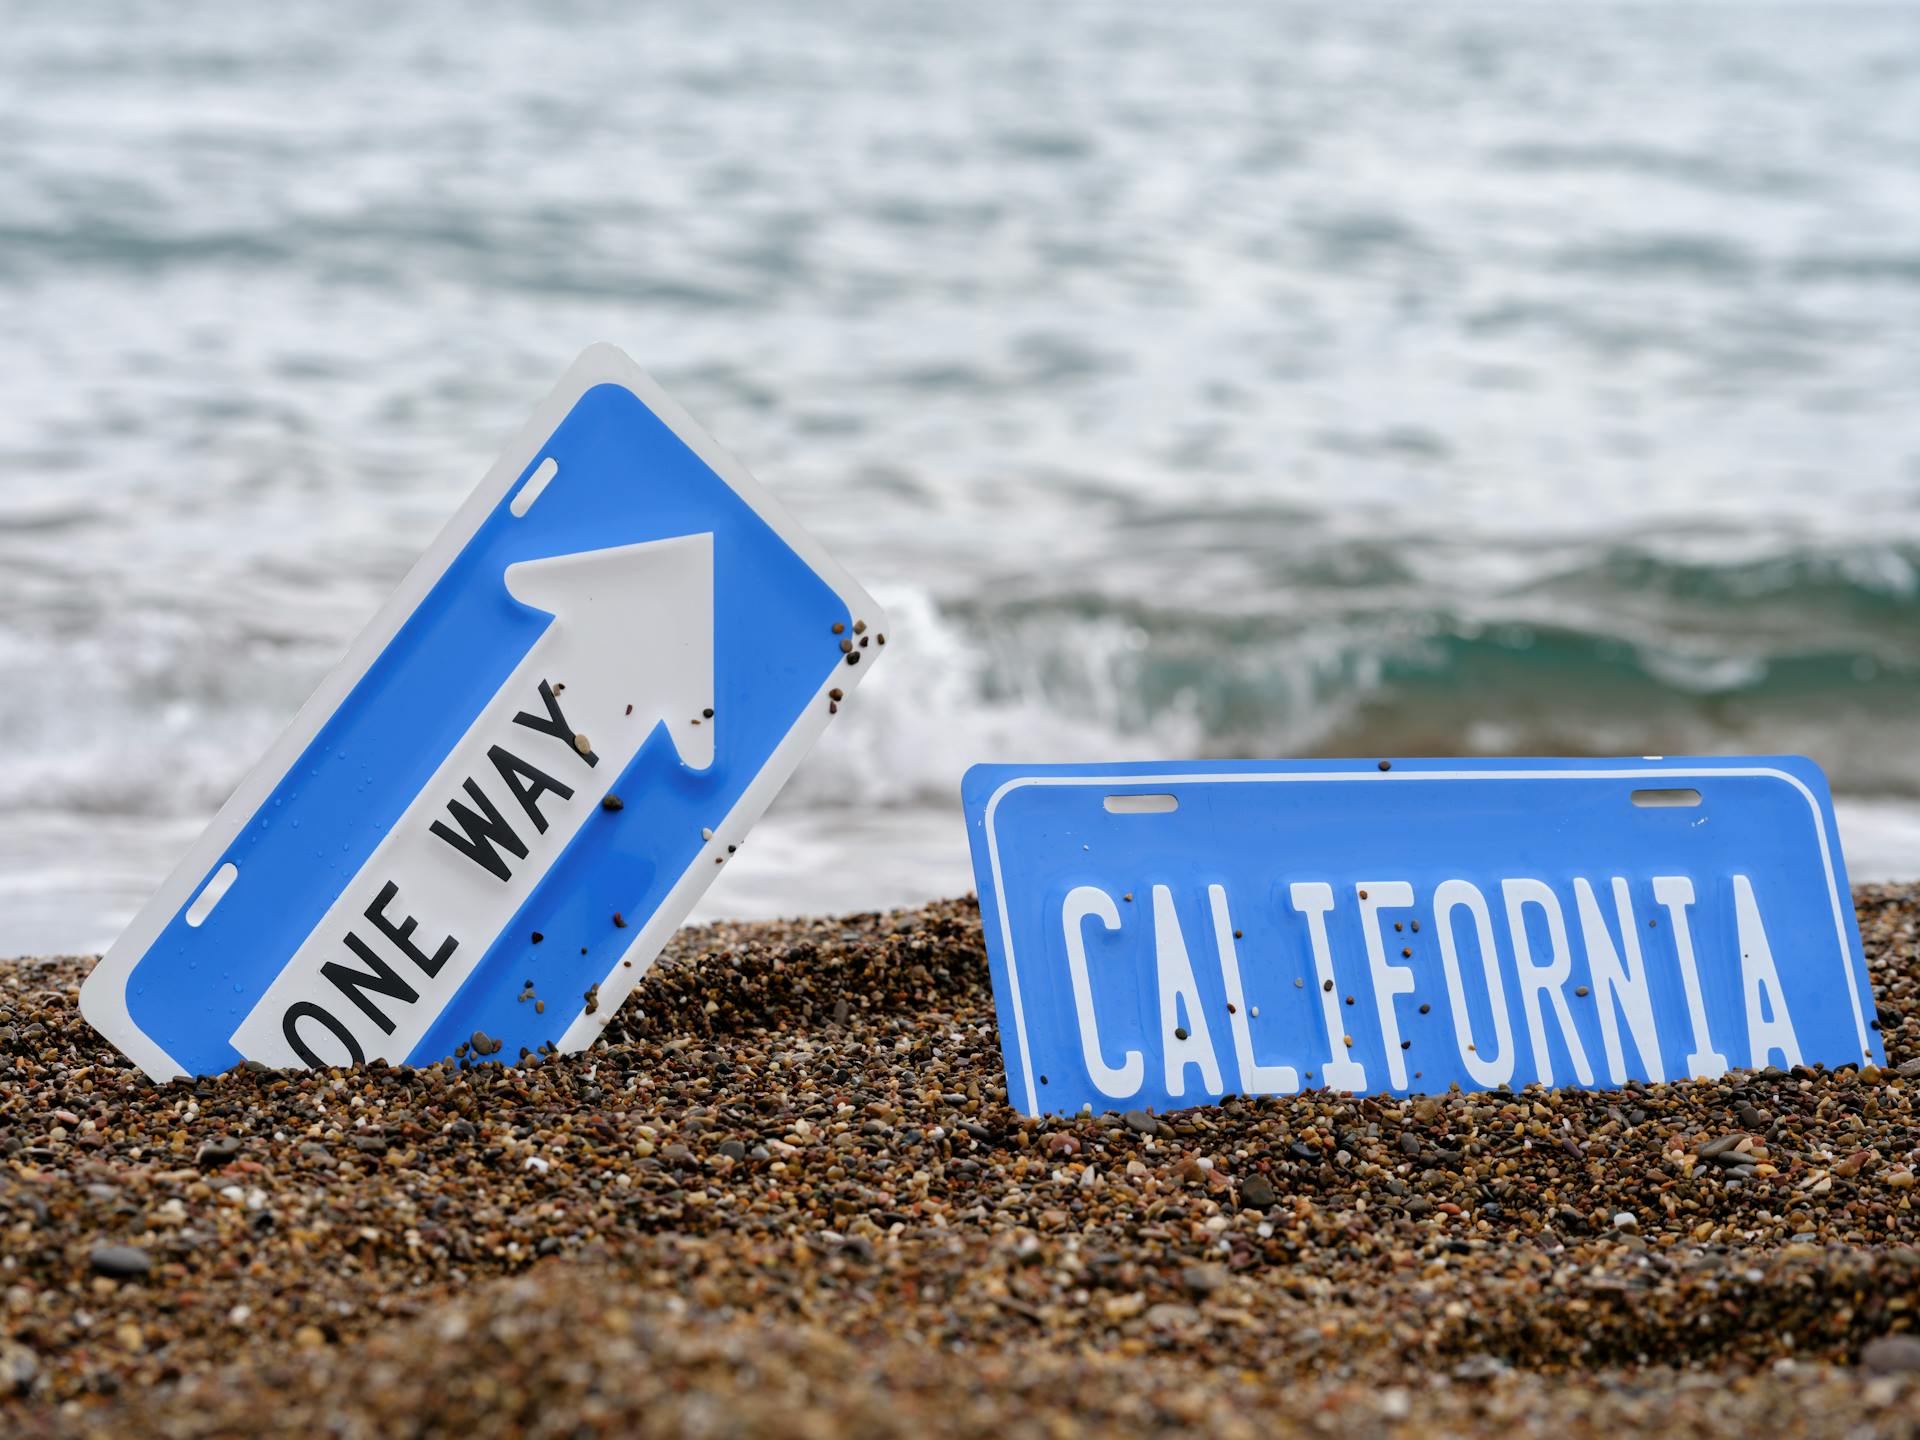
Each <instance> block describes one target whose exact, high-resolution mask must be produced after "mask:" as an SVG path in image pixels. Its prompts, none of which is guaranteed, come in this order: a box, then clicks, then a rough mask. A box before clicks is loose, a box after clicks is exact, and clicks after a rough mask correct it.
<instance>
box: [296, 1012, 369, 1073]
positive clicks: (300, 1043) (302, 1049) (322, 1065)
mask: <svg viewBox="0 0 1920 1440" xmlns="http://www.w3.org/2000/svg"><path fill="white" fill-rule="evenodd" d="M309 1017H311V1018H313V1019H315V1020H318V1021H319V1022H320V1023H321V1024H322V1025H324V1026H326V1027H327V1029H329V1030H331V1031H332V1032H333V1038H334V1039H336V1040H338V1041H339V1042H340V1044H341V1047H342V1048H343V1049H345V1050H346V1052H347V1056H348V1060H347V1063H348V1064H349V1065H364V1064H366V1061H367V1056H366V1052H365V1051H363V1050H362V1049H361V1048H360V1042H359V1041H358V1040H356V1039H354V1038H353V1032H352V1031H351V1030H349V1029H347V1027H346V1026H344V1025H342V1024H341V1023H340V1022H339V1021H338V1020H336V1019H334V1018H333V1016H331V1015H329V1014H328V1013H327V1012H326V1011H325V1010H322V1009H321V1008H320V1007H319V1006H318V1005H316V1004H314V1003H313V1002H312V1001H311V1000H302V1001H299V1002H298V1003H297V1004H293V1005H289V1006H288V1007H287V1013H286V1015H285V1016H284V1017H282V1019H281V1021H280V1033H281V1034H282V1035H284V1036H286V1037H287V1044H289V1045H291V1046H292V1047H293V1053H294V1054H296V1055H298V1056H299V1057H300V1058H301V1059H302V1060H304V1061H306V1062H307V1068H308V1069H310V1070H325V1069H327V1068H328V1062H327V1061H325V1060H322V1059H321V1058H320V1057H319V1056H318V1055H317V1054H315V1053H314V1049H313V1047H312V1046H311V1045H309V1044H307V1042H306V1041H304V1040H302V1039H301V1038H300V1022H301V1021H302V1020H305V1019H307V1018H309Z"/></svg>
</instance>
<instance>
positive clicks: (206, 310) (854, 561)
mask: <svg viewBox="0 0 1920 1440" xmlns="http://www.w3.org/2000/svg"><path fill="white" fill-rule="evenodd" d="M0 26H4V32H3V33H4V34H5V37H6V38H5V40H4V42H0V384H4V387H5V388H4V403H0V953H8V954H10V953H17V952H22V951H46V950H73V949H88V948H92V947H97V946H99V945H101V944H103V943H105V942H106V941H107V940H109V939H111V937H112V936H113V935H114V933H115V932H116V931H117V929H118V927H119V926H120V925H121V924H122V923H123V922H124V921H125V920H126V918H127V917H128V916H129V915H130V914H131V913H132V912H133V910H134V909H135V908H136V907H137V906H138V904H139V903H140V902H141V901H142V900H143V899H144V898H145V895H146V894H147V892H148V890H149V889H150V887H151V886H152V885H153V884H155V883H156V882H157V880H158V879H159V878H160V877H161V876H162V875H163V874H164V873H165V871H166V870H167V869H168V868H169V867H170V865H171V863H172V861H173V859H174V857H175V856H176V855H177V854H178V852H179V851H180V850H181V848H182V847H184V845H185V844H186V843H187V842H188V840H189V839H190V838H191V837H192V836H193V835H194V834H195V833H197V831H198V829H199V828H200V827H201V826H202V825H203V824H204V823H205V821H206V820H207V818H208V817H209V816H210V815H211V814H212V813H213V811H214V810H215V809H217V808H218V806H219V804H220V803H221V801H222V800H223V799H224V797H225V796H226V794H227V792H228V790H229V789H230V788H231V787H232V785H233V784H234V782H235V781H236V779H237V778H238V777H239V776H240V774H241V773H242V772H243V771H244V770H245V769H246V768H247V766H248V765H249V764H251V762H252V761H253V760H254V759H255V758H256V757H257V756H258V755H259V754H260V752H261V751H262V750H264V749H265V747H266V746H267V745H268V744H269V743H270V741H271V740H272V738H273V737H274V735H275V734H276V733H278V731H279V729H280V728H281V727H282V726H283V725H284V724H285V723H286V722H287V720H288V719H289V718H291V716H292V715H293V713H294V711H295V710H296V708H297V707H298V705H299V704H300V702H301V700H302V699H303V698H304V697H305V695H306V694H307V692H308V690H309V689H310V688H311V687H312V685H313V684H314V682H315V681H316V680H317V678H318V677H319V676H320V675H321V674H322V673H323V671H324V670H325V669H326V668H327V667H328V666H329V665H330V664H331V663H332V662H333V661H334V660H335V659H336V658H337V657H338V655H339V654H340V652H341V651H342V649H343V648H344V646H345V644H346V642H347V641H348V639H349V638H350V637H351V636H352V635H353V634H354V632H355V631H356V630H357V629H358V628H359V627H360V625H361V624H362V623H363V622H364V621H365V619H366V618H367V617H368V616H369V615H370V614H371V613H372V611H373V610H374V609H375V607H376V606H377V605H378V603H379V602H380V600H381V599H382V597H383V596H384V595H385V593H386V592H387V590H388V589H389V588H390V587H391V586H392V585H393V583H394V582H395V581H396V580H397V579H398V577H399V576H400V575H401V574H402V573H403V571H404V570H405V569H406V567H407V566H408V564H409V563H410V562H411V560H412V558H413V557H414V555H415V554H416V553H417V552H418V551H419V550H420V549H421V547H422V546H424V545H425V543H426V542H427V541H428V540H429V539H430V538H431V536H432V535H433V534H434V533H435V531H436V530H437V528H438V527H439V525H440V524H441V522H442V521H443V520H444V518H445V517H446V516H447V515H448V513H450V511H451V510H452V509H453V507H454V505H455V504H456V503H457V501H458V500H459V499H460V498H461V497H462V496H463V495H464V494H465V493H466V492H467V490H468V489H469V488H470V487H471V486H472V484H473V483H474V481H475V480H476V479H477V478H478V477H479V475H480V473H481V472H482V470H483V469H484V468H485V467H486V465H487V463H488V462H489V460H490V459H491V458H492V456H493V454H494V452H495V451H496V449H497V448H498V446H499V445H500V443H501V442H502V441H503V439H504V438H505V437H506V436H507V435H508V434H509V433H511V432H512V431H513V430H514V429H515V428H516V427H517V426H518V425H519V423H520V422H521V420H522V419H523V418H524V416H525V414H526V412H527V411H528V409H529V408H530V407H531V405H532V404H533V402H534V401H535V400H536V399H537V398H538V397H539V396H540V395H541V394H542V393H544V391H545V390H546V388H547V387H548V386H549V385H550V384H551V383H552V381H553V380H554V379H555V378H556V377H557V375H558V374H559V372H560V371H561V370H562V369H563V368H564V366H565V365H566V363H567V362H568V360H569V359H571V357H572V356H573V355H574V354H575V353H576V352H577V351H578V350H579V349H580V348H581V347H582V346H583V345H585V344H587V343H588V342H590V341H593V340H598V339H609V340H613V341H615V342H617V343H619V344H621V345H622V346H624V347H625V348H627V349H628V350H629V351H630V352H631V353H633V354H634V355H635V356H636V357H638V358H639V359H640V360H641V362H642V363H643V364H645V365H647V366H648V367H649V368H651V369H652V370H653V371H654V372H655V374H656V375H657V376H658V377H659V378H660V379H661V380H662V382H663V383H664V384H665V385H666V386H667V387H668V389H670V390H671V391H672V392H673V393H674V394H675V395H676V397H677V398H679V399H680V400H681V401H682V402H683V403H684V404H685V405H686V406H687V407H688V408H689V409H691V410H692V411H693V412H694V413H695V414H696V415H698V416H699V417H700V418H701V419H702V420H703V421H704V422H705V423H706V425H707V426H708V428H709V429H711V430H712V431H713V432H714V433H715V434H716V435H717V436H718V437H719V438H720V439H721V440H722V442H723V443H725V444H726V445H727V446H728V447H729V448H731V449H732V450H733V451H735V452H736V453H737V454H738V455H740V456H741V457H742V458H743V459H744V460H745V461H746V462H747V464H748V465H749V467H750V468H752V469H753V470H754V471H755V472H756V473H757V474H758V475H759V476H760V478H761V479H762V480H763V481H764V482H766V483H767V484H768V485H769V486H770V487H771V488H773V489H774V490H775V491H776V492H778V493H779V494H780V496H781V497H782V498H783V499H784V500H785V501H786V502H787V503H788V504H789V505H790V507H791V508H792V509H793V511H794V512H795V513H796V514H797V515H798V516H799V517H800V518H801V519H802V521H803V523H805V524H806V525H808V526H809V527H810V528H812V529H813V530H814V531H816V532H817V533H818V534H819V535H820V536H821V537H822V538H823V539H824V540H825V542H826V543H827V544H828V546H829V548H831V549H832V550H833V551H834V552H835V554H836V555H838V556H839V557H840V558H841V559H842V560H843V561H845V562H846V564H847V565H848V566H849V568H851V569H852V570H853V571H854V572H855V573H856V574H858V575H859V576H860V577H861V578H862V579H863V580H864V581H866V582H867V583H868V585H869V586H870V587H871V588H872V589H873V590H874V591H875V592H876V593H877V594H878V595H879V596H880V597H881V598H882V599H883V600H884V601H885V602H886V603H887V604H888V605H889V606H890V608H891V610H892V612H893V632H892V635H891V637H890V638H891V639H892V641H893V643H892V644H890V645H889V647H888V653H887V657H886V662H885V663H884V664H883V665H881V666H880V667H879V669H878V670H877V672H876V673H875V675H874V676H873V677H872V679H871V681H870V682H869V684H867V685H866V686H864V687H863V688H862V689H861V691H860V693H859V695H858V697H857V701H856V703H855V704H853V705H851V706H850V707H848V713H846V714H845V715H843V716H842V718H841V723H839V724H838V725H837V726H836V727H834V728H833V729H832V730H831V731H830V732H829V734H828V736H827V738H826V740H825V741H824V742H823V743H822V744H821V746H820V748H819V749H818V750H817V751H816V752H815V754H814V756H813V757H812V758H811V760H810V761H809V762H808V763H807V764H806V765H805V766H804V767H803V769H802V771H801V773H800V775H799V776H798V777H797V779H796V781H795V783H794V784H793V785H792V787H791V788H790V789H789V791H788V792H787V794H786V795H785V796H784V797H783V798H782V799H781V801H780V802H779V803H778V804H777V805H776V807H775V809H774V811H773V813H772V814H771V815H770V816H769V817H768V819H767V821H766V823H765V824H764V826H763V827H762V828H761V829H760V830H758V831H756V832H755V835H754V839H753V841H752V843H751V844H750V845H749V846H748V847H747V848H746V849H745V850H744V851H743V852H742V854H741V857H740V859H739V861H738V862H737V863H736V864H735V865H730V866H728V867H727V873H726V874H725V875H724V876H723V877H722V878H721V879H720V881H719V883H718V884H716V886H715V887H714V889H713V891H712V892H711V893H710V896H709V898H708V900H707V902H706V903H705V906H704V907H703V913H705V914H708V915H718V914H736V915H756V914H766V913H775V912H808V911H818V910H822V909H826V908H865V907H873V906H880V905H886V904H893V903H899V902H905V901H908V900H912V899H916V898H920V897H924V896H928V895H932V894H936V893H942V892H945V893H954V892H959V891H962V890H965V889H967V888H969V887H970V884H971V881H970V876H969V873H968V869H967V862H966V847H965V840H964V833H963V830H962V827H961V823H960V820H959V816H958V810H957V798H956V797H957V788H958V780H959V776H960V772H961V771H962V770H963V769H964V767H965V766H966V765H967V764H968V763H970V762H972V761H975V760H984V759H1002V760H1012V759H1078V758H1086V759H1094V758H1102V759H1106V758H1113V759H1121V758H1152V757H1184V756H1229V755H1262V756H1267V755H1309V754H1311V755H1321V754H1357V755H1366V756H1371V755H1376V754H1394V753H1401V754H1411V753H1425V754H1449V753H1463V754H1501V753H1536V754H1537V753H1589V752H1590V753H1642V752H1650V753H1663V754H1675V753H1685V752H1693V751H1698V752H1724V751H1741V750H1754V751H1796V752H1803V753H1806V754H1809V755H1812V756H1813V757H1815V758H1816V759H1818V760H1819V761H1820V762H1821V763H1822V764H1824V765H1825V766H1826V767H1827V769H1828V772H1829V774H1830V775H1831V777H1832V779H1833V782H1834V785H1835V788H1836V790H1837V792H1838V794H1839V796H1840V807H1841V814H1842V826H1843V831H1844V835H1845V840H1846V843H1847V847H1848V850H1849V855H1850V860H1851V863H1852V868H1853V871H1854V874H1855V876H1856V878H1862V877H1876V876H1877V877H1898V878H1912V877H1913V876H1915V875H1916V874H1920V720H1917V719H1916V714H1917V713H1920V379H1917V378H1916V377H1920V9H1915V8H1911V7H1904V8H1869V7H1860V8H1854V7H1847V6H1836V5H1821V6H1782V7H1777V8H1776V7H1766V6H1758V5H1745V4H1700V5H1695V6H1661V7H1658V9H1657V10H1656V9H1643V8H1639V7H1627V6H1618V7H1616V6H1608V5H1586V4H1582V5H1554V4H1514V5H1503V6H1485V7H1482V6H1475V5H1468V4H1458V5H1447V6H1428V7H1405V6H1398V5H1394V6H1387V5H1380V6H1369V5H1343V6H1337V7H1336V6H1324V5H1286V4H1270V3H1259V4H1209V5H1205V6H1169V5H1157V6H1138V7H1131V6H1108V5H1084V6H1083V5H1074V4H1059V5H1048V6H1015V5H999V4H977V5H967V6H903V5H898V4H893V3H874V4H837V5H836V4H818V5H807V6H788V5H761V4H734V5H729V6H726V7H718V8H717V7H714V6H712V5H708V4H698V3H691V0H687V3H672V4H656V5H649V6H645V7H641V6H629V5H617V4H611V3H609V4H589V3H563V4H549V5H544V6H541V7H537V8H536V7H517V8H509V7H506V6H496V5H487V4H461V5H454V4H444V3H418V4H411V5H406V6H390V5H384V4H382V5H375V4H352V3H339V4H331V5H327V6H315V7H291V6H262V5H256V4H232V5H221V4H215V3H205V4H195V5H192V6H185V7H183V6H179V5H163V4H131V3H89V4H87V5H84V6H82V5H66V6H49V5H42V4H18V5H15V4H0Z"/></svg>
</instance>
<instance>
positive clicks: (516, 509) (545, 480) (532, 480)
mask: <svg viewBox="0 0 1920 1440" xmlns="http://www.w3.org/2000/svg"><path fill="white" fill-rule="evenodd" d="M559 473H560V462H559V461H558V460H556V459H554V458H553V457H552V456H551V455H549V456H548V457H547V458H546V459H544V460H542V461H541V462H540V468H539V469H538V470H536V471H534V472H533V474H531V475H529V476H528V477H527V483H526V484H524V485H522V486H521V487H520V490H519V493H518V494H516V495H515V496H514V497H513V501H512V503H511V504H510V505H509V506H508V507H507V508H509V509H510V510H512V511H513V514H514V518H515V519H516V520H517V519H519V518H520V516H522V515H524V514H526V513H527V511H529V510H531V509H532V508H533V502H534V501H536V500H538V499H539V498H540V492H541V491H542V490H544V489H546V488H547V486H548V485H549V484H551V483H552V481H553V477H554V476H556V475H558V474H559Z"/></svg>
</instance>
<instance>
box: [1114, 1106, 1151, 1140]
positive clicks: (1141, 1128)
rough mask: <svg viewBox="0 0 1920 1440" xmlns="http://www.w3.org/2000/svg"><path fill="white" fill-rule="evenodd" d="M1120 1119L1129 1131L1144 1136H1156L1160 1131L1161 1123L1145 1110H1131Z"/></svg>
mask: <svg viewBox="0 0 1920 1440" xmlns="http://www.w3.org/2000/svg"><path fill="white" fill-rule="evenodd" d="M1120 1118H1121V1119H1122V1120H1123V1121H1125V1122H1126V1126H1127V1128H1128V1129H1129V1130H1137V1131H1138V1132H1139V1133H1140V1134H1142V1135H1155V1134H1158V1133H1159V1131H1160V1122H1159V1121H1157V1120H1155V1119H1154V1118H1153V1116H1151V1115H1149V1114H1147V1112H1146V1111H1144V1110H1129V1111H1127V1113H1126V1114H1124V1115H1122V1116H1121V1117H1120Z"/></svg>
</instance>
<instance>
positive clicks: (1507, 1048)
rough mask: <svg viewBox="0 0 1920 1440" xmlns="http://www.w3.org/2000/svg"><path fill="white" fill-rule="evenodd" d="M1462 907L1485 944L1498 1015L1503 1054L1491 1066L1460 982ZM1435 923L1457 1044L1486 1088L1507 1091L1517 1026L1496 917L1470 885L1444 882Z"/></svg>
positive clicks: (1491, 999) (1436, 896) (1483, 957)
mask: <svg viewBox="0 0 1920 1440" xmlns="http://www.w3.org/2000/svg"><path fill="white" fill-rule="evenodd" d="M1461 905H1464V906H1466V907H1467V909H1468V911H1469V912H1470V913H1471V914H1472V915H1473V926H1474V933H1475V935H1476V937H1477V938H1478V940H1479V942H1480V968H1481V969H1482V970H1483V971H1484V972H1485V973H1486V977H1487V1002H1488V1004H1489V1005H1490V1006H1491V1007H1492V1010H1493V1030H1494V1035H1495V1036H1496V1038H1497V1039H1498V1040H1499V1042H1500V1049H1499V1053H1498V1054H1497V1055H1496V1056H1495V1057H1494V1058H1493V1059H1491V1060H1490V1059H1488V1058H1487V1057H1486V1056H1485V1055H1483V1054H1482V1053H1481V1052H1480V1048H1479V1046H1478V1045H1477V1044H1476V1043H1475V1041H1474V1038H1473V1022H1472V1021H1471V1020H1470V1019H1469V1018H1468V1015H1467V992H1466V988H1465V986H1464V984H1463V983H1462V982H1461V979H1460V954H1459V951H1458V949H1457V947H1456V945H1455V941H1454V936H1453V912H1454V910H1455V909H1456V908H1457V907H1458V906H1461ZM1433 923H1434V925H1435V926H1436V927H1437V928H1438V929H1439V931H1440V964H1441V967H1442V968H1443V969H1444V970H1445V971H1446V976H1447V1003H1448V1005H1449V1006H1450V1007H1451V1008H1452V1010H1453V1038H1454V1042H1455V1043H1456V1044H1457V1045H1459V1047H1460V1061H1461V1063H1462V1064H1463V1065H1465V1066H1466V1068H1467V1073H1468V1074H1469V1075H1471V1076H1473V1078H1474V1079H1475V1080H1477V1081H1479V1082H1480V1083H1481V1084H1482V1085H1485V1086H1488V1087H1492V1086H1495V1085H1504V1084H1506V1083H1507V1081H1508V1080H1510V1079H1512V1078H1513V1020H1512V1018H1511V1017H1510V1016H1509V1015H1508V1014H1507V990H1506V986H1505V984H1504V983H1502V981H1501V979H1500V956H1499V953H1498V952H1497V951H1496V950H1495V949H1494V947H1493V917H1492V916H1491V915H1489V914H1488V913H1487V897H1486V896H1484V895H1482V894H1481V893H1480V890H1479V887H1477V886H1475V885H1474V884H1472V883H1471V882H1470V881H1466V880H1443V881H1441V882H1440V884H1439V885H1438V886H1437V887H1436V888H1435V890H1434V892H1433Z"/></svg>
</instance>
